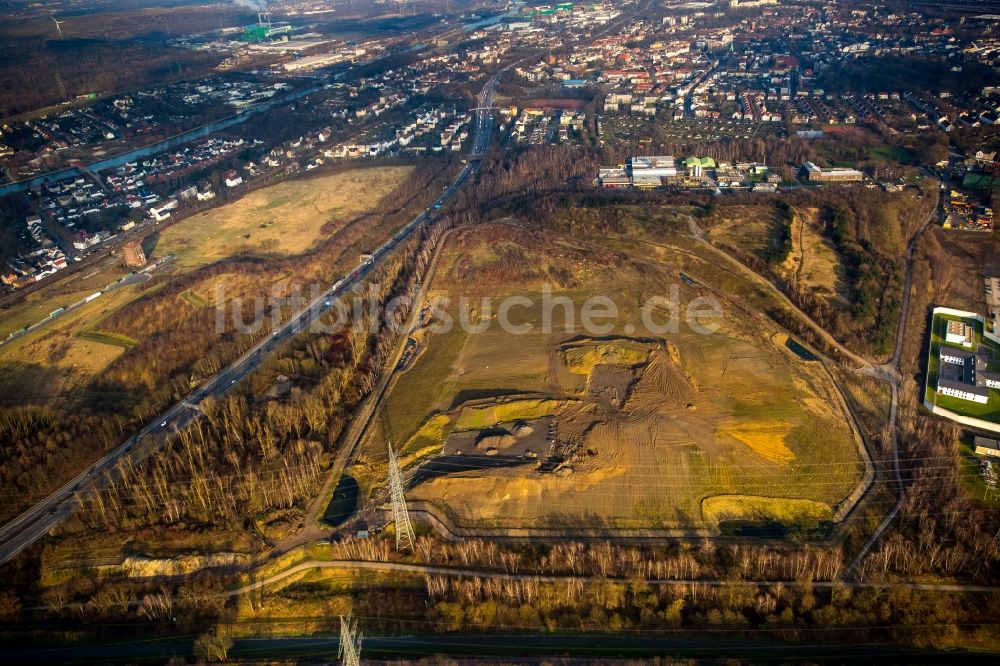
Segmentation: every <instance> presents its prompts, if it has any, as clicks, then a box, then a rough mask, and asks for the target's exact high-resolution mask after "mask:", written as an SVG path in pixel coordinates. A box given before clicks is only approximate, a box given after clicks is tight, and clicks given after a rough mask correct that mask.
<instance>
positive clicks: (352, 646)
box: [337, 613, 361, 666]
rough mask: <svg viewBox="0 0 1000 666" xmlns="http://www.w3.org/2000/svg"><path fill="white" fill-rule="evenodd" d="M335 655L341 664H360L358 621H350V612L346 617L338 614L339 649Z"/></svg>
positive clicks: (344, 665)
mask: <svg viewBox="0 0 1000 666" xmlns="http://www.w3.org/2000/svg"><path fill="white" fill-rule="evenodd" d="M337 656H338V657H340V663H341V664H342V665H343V666H361V633H360V632H359V631H358V621H357V620H355V621H354V622H351V614H350V613H348V614H347V618H344V616H343V615H341V616H340V650H339V652H338V654H337Z"/></svg>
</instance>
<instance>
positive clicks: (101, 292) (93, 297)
mask: <svg viewBox="0 0 1000 666" xmlns="http://www.w3.org/2000/svg"><path fill="white" fill-rule="evenodd" d="M103 293H104V292H103V291H95V292H94V293H93V294H91V295H90V296H87V298H85V299H83V302H84V303H89V302H91V301H92V300H94V299H95V298H100V297H101V294H103Z"/></svg>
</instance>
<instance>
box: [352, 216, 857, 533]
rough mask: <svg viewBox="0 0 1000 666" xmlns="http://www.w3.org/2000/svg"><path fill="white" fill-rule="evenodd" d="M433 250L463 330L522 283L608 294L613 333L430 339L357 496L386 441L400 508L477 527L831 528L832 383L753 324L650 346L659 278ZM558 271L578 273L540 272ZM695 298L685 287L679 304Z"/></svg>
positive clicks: (526, 235) (844, 489)
mask: <svg viewBox="0 0 1000 666" xmlns="http://www.w3.org/2000/svg"><path fill="white" fill-rule="evenodd" d="M501 236H502V238H503V242H499V237H501ZM538 236H543V237H542V238H539V237H538ZM508 244H509V245H508ZM509 247H513V248H515V249H505V248H509ZM529 248H530V249H529ZM539 248H545V250H540V249H539ZM444 253H445V254H444V255H443V256H442V261H441V262H440V265H439V266H440V267H439V270H438V272H437V274H436V275H434V276H433V282H432V287H433V292H434V294H435V295H436V296H438V297H442V296H448V297H449V298H450V302H451V303H452V305H451V306H448V308H446V309H445V310H446V311H447V312H448V313H450V314H452V315H454V316H455V317H456V321H457V315H458V313H457V312H453V309H454V308H453V304H454V303H456V302H458V301H459V298H460V297H461V296H463V295H464V296H470V295H472V296H473V297H474V298H473V300H475V299H479V298H480V296H481V295H482V294H483V293H485V292H491V293H492V294H493V295H494V296H495V299H496V300H497V301H498V302H499V300H500V298H501V297H502V296H503V295H505V294H506V293H508V289H511V291H513V287H514V286H516V288H517V292H516V293H518V294H521V295H526V296H527V297H528V298H531V299H532V300H533V301H535V302H536V303H538V302H540V301H541V297H540V296H538V294H539V292H540V291H541V290H542V289H543V285H549V287H550V288H551V289H552V292H553V294H555V295H558V296H565V297H566V298H569V299H571V300H572V301H573V302H574V303H576V304H577V305H578V306H581V305H582V303H583V301H585V300H586V299H587V298H588V297H590V296H593V295H606V294H607V292H606V291H605V289H604V287H605V286H606V285H609V284H613V285H615V291H614V294H613V295H614V299H613V300H615V302H616V303H617V304H618V309H619V313H618V317H617V318H615V319H614V320H613V328H614V330H613V331H612V332H610V333H608V334H606V335H600V336H594V335H591V334H588V332H587V331H585V330H583V327H582V326H581V322H580V321H579V320H577V321H574V322H564V321H563V320H562V319H560V316H561V315H556V319H555V326H554V327H553V329H552V330H551V331H550V332H545V331H544V330H542V328H541V326H538V325H536V326H535V327H534V328H533V330H532V331H531V332H528V333H525V334H521V335H514V334H511V333H508V332H504V331H503V330H500V328H499V327H498V326H495V324H496V321H495V317H496V315H495V314H493V315H491V321H492V323H493V324H494V325H493V326H490V327H489V329H487V330H486V331H485V332H482V333H476V334H469V333H466V332H464V331H461V330H458V331H457V332H456V331H455V330H454V329H453V330H451V331H449V332H448V333H446V334H431V335H428V336H427V337H426V339H425V344H426V345H427V348H426V350H425V352H424V353H423V354H421V356H420V357H419V358H418V359H417V360H416V362H415V363H414V364H413V366H412V367H409V368H407V369H406V371H405V372H404V373H403V375H402V376H401V377H399V379H398V381H397V382H396V384H395V385H394V387H393V389H392V392H391V393H390V395H389V396H388V397H387V399H386V401H385V403H384V405H383V410H384V418H382V419H381V420H380V421H381V423H382V425H380V426H378V427H377V428H376V430H374V431H373V432H372V433H371V435H370V437H369V439H368V442H367V446H368V447H370V448H369V451H371V453H369V454H362V458H361V460H362V462H360V463H359V464H358V465H356V466H355V474H356V476H357V477H358V478H359V480H360V481H361V483H362V485H363V486H364V485H366V484H370V485H369V487H368V488H367V492H373V491H374V489H375V488H376V487H379V486H380V485H381V484H382V482H381V481H379V480H378V477H379V475H380V473H376V472H375V471H374V470H373V469H372V468H371V467H370V466H369V465H370V464H369V463H367V462H365V460H366V459H367V460H371V461H375V460H377V459H380V458H381V459H384V455H383V456H380V455H379V452H380V451H383V450H384V448H383V447H384V443H385V439H386V438H387V436H388V437H389V438H391V439H392V440H393V441H394V442H397V443H400V442H402V443H404V444H403V446H402V452H403V458H402V459H403V463H404V465H405V466H406V468H407V469H406V475H407V478H408V480H409V490H408V497H409V498H410V500H411V501H413V502H414V503H415V505H416V506H418V507H423V508H425V509H428V508H429V509H430V510H432V511H435V512H438V513H440V514H443V515H444V516H446V517H447V518H448V519H449V520H450V521H451V522H452V523H453V524H455V525H457V526H459V527H462V528H465V529H472V530H475V529H476V528H482V529H489V530H496V529H501V530H503V529H507V530H518V531H523V530H536V531H538V530H542V531H544V530H553V529H554V530H567V531H572V530H573V529H577V528H582V529H611V530H614V529H633V530H642V529H704V528H713V527H714V526H716V525H717V524H718V522H719V521H720V520H727V519H741V518H742V519H751V520H753V519H762V518H771V519H775V520H782V521H789V522H795V521H797V520H828V519H830V518H831V517H832V516H833V515H834V513H835V511H836V509H837V508H838V505H840V504H841V503H842V502H843V501H844V500H845V498H847V496H848V495H849V494H850V493H851V491H852V490H853V489H854V487H855V486H856V484H857V483H858V482H859V480H860V479H861V475H862V471H863V463H862V460H861V458H860V454H859V446H858V443H857V441H856V440H855V434H854V431H853V429H852V428H851V425H850V422H849V421H848V415H847V414H846V412H845V409H844V407H843V405H842V402H841V399H840V396H839V394H838V393H837V391H836V389H835V388H834V386H833V385H832V380H831V378H830V377H829V376H828V375H827V374H826V372H825V370H824V369H823V366H822V365H821V364H820V363H818V362H816V361H807V360H804V359H802V358H800V357H799V356H796V355H795V354H793V353H792V352H791V351H790V350H788V349H787V348H786V347H785V346H784V345H783V344H776V343H774V342H772V338H774V339H779V340H780V339H783V338H782V337H781V336H776V335H774V333H775V331H774V329H769V328H767V324H766V321H765V320H764V319H763V318H762V317H754V316H751V315H747V314H745V311H743V310H741V309H737V308H734V307H729V306H727V304H725V303H723V304H722V309H723V317H722V318H720V319H717V320H715V323H718V324H719V325H720V328H719V330H718V331H717V332H715V333H711V334H702V333H699V332H695V331H694V330H691V328H690V327H689V326H688V325H687V324H686V323H684V322H682V323H681V325H680V327H679V330H677V331H676V332H667V333H665V334H664V333H662V332H657V333H651V332H650V331H648V330H644V329H643V328H642V327H641V321H640V317H639V311H638V308H639V304H642V303H644V302H645V301H646V299H648V298H649V297H650V296H652V295H654V294H663V293H668V292H667V289H668V285H669V284H670V282H671V279H672V277H673V276H672V275H671V274H670V271H667V270H662V271H658V270H653V269H651V267H650V266H641V267H638V266H632V265H630V263H629V261H628V260H627V258H625V257H615V256H607V257H605V256H603V255H602V254H600V253H593V251H591V250H588V251H587V252H583V251H581V252H579V253H578V254H576V253H574V249H573V245H572V241H570V240H569V239H566V238H564V237H559V236H554V235H547V234H543V233H542V232H537V231H530V230H523V229H516V228H513V227H508V226H502V227H498V226H494V225H488V226H486V227H478V228H475V229H468V230H462V231H460V232H458V233H456V234H455V235H454V236H453V237H452V238H451V239H450V240H449V244H448V246H447V247H446V248H445V250H444ZM512 253H521V254H522V256H523V258H524V259H525V264H524V266H525V268H524V273H516V272H512V273H511V274H510V275H509V277H507V279H505V280H503V281H500V280H496V279H495V276H493V279H487V278H486V276H485V275H484V273H491V274H492V267H493V266H495V265H496V264H495V263H494V262H493V256H491V255H495V254H504V255H505V256H511V254H512ZM556 257H558V258H559V259H561V261H556ZM473 258H474V259H473ZM556 263H558V264H559V265H561V266H573V268H574V271H573V274H572V275H571V276H567V275H566V274H565V273H554V272H552V273H548V274H546V273H545V272H544V271H545V267H546V266H548V265H550V264H556ZM477 266H478V268H477ZM539 267H541V268H539ZM540 273H541V274H540ZM560 281H561V282H562V283H564V284H566V285H567V287H560V284H559V282H560ZM484 285H490V286H484ZM704 295H706V294H705V293H703V292H702V291H700V288H699V287H697V286H685V287H684V288H683V289H682V290H681V302H682V303H684V302H685V301H689V300H690V299H692V298H695V297H696V296H704ZM578 312H579V310H578ZM541 321H542V317H541V308H540V307H538V308H535V307H534V306H528V307H525V308H523V310H520V311H519V317H518V322H517V323H535V324H538V323H540V322H541ZM564 324H572V325H566V326H564ZM455 328H458V327H455ZM491 396H493V397H491ZM526 440H530V444H527V443H525V441H526Z"/></svg>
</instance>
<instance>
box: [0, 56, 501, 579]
mask: <svg viewBox="0 0 1000 666" xmlns="http://www.w3.org/2000/svg"><path fill="white" fill-rule="evenodd" d="M504 69H506V68H504ZM503 71H504V70H500V71H499V72H497V73H496V74H494V75H493V76H491V77H490V78H489V79H488V80H487V81H486V84H485V85H484V86H483V89H482V91H481V92H480V93H479V105H478V107H479V108H478V110H477V111H476V137H475V141H474V143H473V147H472V156H474V157H479V156H482V155H484V154H485V153H486V150H487V148H488V147H489V145H490V139H491V135H492V132H493V111H492V106H493V96H494V93H495V91H496V85H497V82H498V81H499V79H500V76H501V75H502V73H503ZM478 170H479V162H478V161H477V160H470V161H469V163H468V164H466V165H465V166H464V167H463V168H462V170H461V171H459V173H458V175H457V176H455V179H454V180H453V181H452V182H451V184H450V185H449V186H448V187H447V188H445V189H444V191H443V192H442V193H441V194H440V196H438V198H437V199H435V200H434V202H433V204H432V205H431V207H429V208H428V209H427V210H425V211H424V212H422V213H420V214H419V215H417V216H416V217H414V218H413V219H412V220H411V221H410V222H408V223H407V224H406V225H405V226H404V227H403V228H402V229H400V230H399V231H398V232H396V234H395V235H393V236H392V238H390V239H389V240H388V241H386V242H385V244H383V245H382V246H381V247H379V248H378V249H377V250H375V251H374V252H373V253H372V254H371V255H370V258H368V259H366V260H365V261H362V262H361V263H359V264H358V265H357V266H355V267H354V268H353V269H352V270H351V271H350V272H349V273H348V274H347V276H345V277H344V278H343V279H341V280H338V281H337V282H336V283H334V284H333V285H332V286H331V287H330V288H329V289H327V290H326V291H325V292H324V293H322V294H320V295H319V296H317V297H316V298H315V299H314V300H313V301H311V302H310V303H308V304H307V305H306V306H305V307H303V308H301V309H300V310H298V311H297V312H295V313H294V314H293V315H292V316H291V317H290V318H289V319H288V320H287V321H286V322H285V323H284V324H283V325H282V326H281V327H279V328H277V329H276V330H275V331H274V332H273V333H272V334H271V335H269V336H265V337H264V338H263V339H261V340H260V341H258V342H257V343H256V344H255V345H254V346H253V347H251V348H250V349H248V350H247V351H246V352H245V353H243V355H241V356H240V357H239V358H237V359H236V360H235V361H233V362H232V363H231V364H230V365H229V366H227V367H226V368H224V369H223V370H221V371H220V372H219V373H218V374H216V375H215V376H213V377H211V378H210V379H209V380H207V381H206V382H205V383H204V384H203V385H202V386H200V387H199V388H197V389H195V390H194V391H192V392H191V393H189V394H188V395H187V396H185V398H184V399H183V400H181V401H180V402H178V403H176V404H175V405H173V406H172V407H170V408H169V409H167V410H166V411H165V412H163V413H162V414H160V415H159V416H158V417H156V418H155V419H153V420H152V421H150V422H149V423H147V424H146V425H145V426H144V427H143V428H142V429H141V430H139V431H138V432H137V433H135V434H133V435H132V436H131V437H129V438H128V439H127V440H125V441H124V442H123V443H122V444H120V445H119V446H118V447H117V448H115V449H114V450H113V451H111V452H109V453H108V454H106V455H105V456H104V457H102V458H101V459H100V460H98V461H97V462H96V463H94V464H93V465H91V466H90V467H89V468H87V469H86V470H84V471H83V472H81V473H80V474H78V475H77V476H76V477H75V478H73V479H71V480H70V481H68V482H67V483H66V484H64V485H63V486H62V487H61V488H59V489H58V490H56V491H55V492H54V493H52V494H51V495H49V496H48V497H46V498H45V499H43V500H42V501H40V502H38V503H37V504H35V505H34V506H33V507H31V508H30V509H28V510H27V511H25V512H24V513H22V514H21V515H19V516H17V517H16V518H14V519H13V520H11V521H10V522H9V523H7V524H6V525H4V526H3V527H0V564H2V563H4V562H7V561H8V560H10V559H11V558H13V557H14V556H16V555H17V554H18V553H20V552H21V551H22V550H24V549H25V548H27V547H28V546H29V545H31V544H32V543H34V542H35V541H37V540H38V539H40V538H41V537H42V536H44V535H45V534H47V533H48V532H49V530H51V529H52V528H53V527H55V526H56V525H58V524H59V523H60V522H61V521H62V520H64V519H65V518H66V517H67V516H69V515H70V514H71V513H72V512H73V511H74V509H75V507H76V504H77V502H76V499H77V497H78V496H80V495H83V494H85V493H86V492H87V491H88V490H89V489H90V488H92V487H93V485H94V484H95V483H97V482H99V480H100V479H101V477H102V475H104V474H105V473H107V472H110V471H112V470H114V469H115V468H116V467H117V466H118V464H119V463H120V462H121V461H122V460H123V459H124V458H130V459H131V462H132V463H136V462H138V461H140V460H142V459H143V458H145V457H147V456H149V455H151V454H153V453H154V452H156V451H157V450H159V449H160V447H162V446H163V445H164V443H165V442H166V441H167V438H168V437H167V436H168V435H169V434H170V433H171V432H174V431H177V430H180V429H183V428H184V427H185V426H187V425H188V424H189V423H190V422H191V421H193V420H194V419H195V418H197V417H199V416H200V415H201V411H200V410H199V409H198V404H199V403H200V402H201V401H202V400H204V399H205V398H208V397H212V398H218V397H220V396H223V395H225V394H226V393H227V392H228V391H229V390H231V389H232V388H233V386H235V385H236V384H238V383H239V382H240V381H242V380H243V379H244V378H245V377H246V376H247V375H249V374H250V373H251V372H253V371H254V370H255V369H256V368H257V367H258V366H259V365H260V364H261V362H262V361H263V360H264V359H265V358H266V357H267V356H269V355H270V354H272V353H273V352H275V351H276V350H277V349H279V348H280V347H281V346H283V345H284V344H285V343H286V342H288V341H289V340H291V339H292V338H294V337H295V336H296V335H298V333H299V332H301V331H302V330H303V329H305V328H307V327H309V326H310V325H311V324H312V323H313V322H315V321H316V320H317V319H318V318H319V317H321V316H322V315H323V314H324V313H326V312H327V311H328V310H329V309H330V308H331V307H332V306H333V302H334V299H336V298H338V297H340V296H342V295H344V294H346V292H347V290H348V289H350V288H351V287H352V286H353V285H355V284H357V283H358V282H361V281H362V280H364V279H365V278H366V277H367V276H368V274H369V273H371V272H372V271H373V270H374V269H375V267H376V266H377V265H378V264H379V261H380V260H381V259H382V258H383V257H384V256H385V255H386V254H388V253H389V252H391V251H392V250H393V249H394V248H395V247H396V246H397V245H399V244H400V243H401V242H403V241H405V240H406V239H407V238H409V237H410V236H411V235H412V234H413V233H414V231H416V230H418V229H420V228H421V227H423V226H424V225H429V224H433V220H434V218H433V215H432V212H433V211H436V210H438V209H440V208H441V207H442V206H444V205H445V204H446V203H447V202H448V201H450V200H451V199H452V198H453V197H454V196H455V194H456V193H457V192H458V190H459V188H461V187H462V185H464V184H465V182H466V181H467V180H468V179H469V177H470V176H472V175H473V174H475V173H476V172H477V171H478Z"/></svg>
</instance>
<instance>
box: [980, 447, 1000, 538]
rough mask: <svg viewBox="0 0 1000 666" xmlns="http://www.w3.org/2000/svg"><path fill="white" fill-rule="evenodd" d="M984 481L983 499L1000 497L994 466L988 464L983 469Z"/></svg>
mask: <svg viewBox="0 0 1000 666" xmlns="http://www.w3.org/2000/svg"><path fill="white" fill-rule="evenodd" d="M983 481H985V482H986V490H985V492H983V499H984V500H988V499H994V498H996V497H997V496H998V495H1000V489H998V488H997V486H998V485H1000V484H998V483H997V473H996V470H995V469H993V465H991V464H989V463H986V465H985V469H983ZM998 534H1000V532H998Z"/></svg>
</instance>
